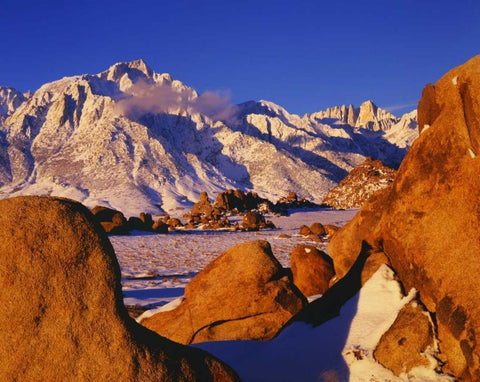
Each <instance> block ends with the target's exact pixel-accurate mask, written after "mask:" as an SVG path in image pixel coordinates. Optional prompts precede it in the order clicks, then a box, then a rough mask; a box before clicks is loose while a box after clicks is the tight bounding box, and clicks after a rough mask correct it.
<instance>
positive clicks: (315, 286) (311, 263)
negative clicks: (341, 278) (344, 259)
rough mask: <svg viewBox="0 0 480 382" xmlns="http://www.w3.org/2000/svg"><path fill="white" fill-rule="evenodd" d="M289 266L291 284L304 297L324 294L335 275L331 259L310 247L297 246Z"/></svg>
mask: <svg viewBox="0 0 480 382" xmlns="http://www.w3.org/2000/svg"><path fill="white" fill-rule="evenodd" d="M290 264H291V268H292V275H293V283H294V284H295V285H296V286H297V288H298V289H300V292H302V293H303V295H304V296H313V295H317V294H324V293H325V292H326V291H327V289H328V286H329V283H330V280H331V279H332V277H333V276H334V275H335V271H334V269H333V262H332V259H331V258H330V257H329V256H328V255H327V254H326V253H325V252H322V251H319V250H318V249H317V248H315V247H314V246H312V245H297V246H296V247H295V248H294V249H293V251H292V253H291V255H290Z"/></svg>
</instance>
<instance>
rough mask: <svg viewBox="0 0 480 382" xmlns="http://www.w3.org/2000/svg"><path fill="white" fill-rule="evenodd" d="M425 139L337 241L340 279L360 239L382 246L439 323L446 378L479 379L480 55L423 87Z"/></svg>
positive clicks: (422, 137)
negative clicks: (447, 373) (451, 375)
mask: <svg viewBox="0 0 480 382" xmlns="http://www.w3.org/2000/svg"><path fill="white" fill-rule="evenodd" d="M418 115H419V126H420V129H421V134H420V136H419V137H418V138H417V140H416V141H415V142H414V143H413V145H412V147H411V148H410V150H409V152H408V154H407V156H406V157H405V159H404V161H403V163H402V164H401V166H400V168H399V170H398V173H397V177H396V179H395V181H394V183H393V184H392V186H390V187H389V188H387V189H385V190H382V191H380V192H379V193H377V194H375V195H374V196H373V197H372V198H371V199H370V200H369V201H368V202H367V203H366V204H365V205H364V206H363V207H362V209H361V210H360V211H359V213H358V214H357V215H356V216H355V218H354V219H353V220H352V221H351V222H350V223H348V224H347V225H346V226H345V227H344V228H343V229H342V230H340V231H339V232H337V234H336V235H335V236H334V237H333V239H332V241H331V243H330V247H329V252H330V254H331V255H332V257H333V259H334V262H335V268H336V272H337V274H339V275H340V276H341V275H343V274H345V273H346V271H347V270H348V268H349V267H350V266H351V264H353V262H354V261H355V257H356V253H358V250H359V248H360V245H361V241H362V240H364V239H367V240H369V241H370V242H372V243H378V245H379V246H380V247H381V249H382V250H383V251H384V253H385V255H386V258H387V259H388V260H387V261H389V262H390V263H391V265H392V266H393V267H394V269H395V270H396V272H397V273H398V275H399V277H400V279H401V281H402V282H403V284H404V286H405V288H406V290H409V289H410V288H412V287H414V288H416V289H417V290H419V292H420V297H421V299H422V301H423V303H424V304H425V305H426V307H427V309H428V310H429V311H430V312H434V313H435V314H436V318H437V324H438V337H439V340H440V351H441V354H442V357H443V359H442V360H443V361H444V362H446V364H445V367H444V370H445V371H448V372H451V373H453V374H455V375H456V376H458V377H461V378H464V379H466V380H479V379H480V345H479V344H480V278H479V277H478V274H480V257H479V253H480V240H479V237H480V235H479V233H480V232H479V227H480V213H479V211H480V208H479V201H480V181H479V175H480V158H479V157H478V156H477V155H479V154H480V56H477V57H475V58H473V59H471V60H470V61H468V62H467V63H465V64H464V65H461V66H459V67H457V68H455V69H453V70H451V71H450V72H448V73H447V74H446V75H445V76H443V77H442V78H441V79H440V80H439V81H438V82H437V83H436V84H435V85H428V86H427V87H426V88H425V90H424V92H423V95H422V99H421V100H420V103H419V107H418Z"/></svg>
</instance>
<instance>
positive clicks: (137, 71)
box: [100, 59, 154, 82]
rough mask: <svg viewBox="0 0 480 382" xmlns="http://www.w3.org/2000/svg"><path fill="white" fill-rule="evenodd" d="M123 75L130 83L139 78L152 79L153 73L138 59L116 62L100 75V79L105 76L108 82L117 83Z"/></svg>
mask: <svg viewBox="0 0 480 382" xmlns="http://www.w3.org/2000/svg"><path fill="white" fill-rule="evenodd" d="M125 74H126V75H127V76H128V77H129V78H130V79H131V80H132V82H136V81H137V80H138V79H140V78H143V79H150V78H152V77H153V74H154V72H153V70H152V69H151V68H150V67H149V66H148V65H147V64H146V63H145V61H143V60H142V59H138V60H134V61H129V62H117V63H116V64H114V65H112V66H111V67H110V68H108V69H107V70H106V71H105V72H103V73H101V74H100V75H101V76H102V77H103V76H106V77H107V79H109V80H112V81H118V80H120V79H121V78H122V77H123V76H124V75H125Z"/></svg>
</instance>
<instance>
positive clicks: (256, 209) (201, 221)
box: [185, 189, 316, 231]
mask: <svg viewBox="0 0 480 382" xmlns="http://www.w3.org/2000/svg"><path fill="white" fill-rule="evenodd" d="M315 206H316V204H314V203H312V202H310V201H308V200H307V199H305V198H298V197H297V195H296V194H295V193H294V192H290V193H288V195H287V196H286V197H284V198H281V199H279V200H278V201H277V203H275V204H274V203H272V202H271V201H269V200H268V199H264V198H261V197H259V196H258V194H257V193H255V192H251V191H249V192H247V193H244V192H243V191H242V190H232V189H229V190H227V191H224V192H221V193H219V194H218V195H217V197H216V198H215V202H214V203H213V204H212V203H211V201H210V199H209V197H208V194H207V193H206V192H202V193H201V194H200V201H199V202H198V203H196V204H195V205H194V206H193V208H192V210H191V211H190V212H189V213H188V214H187V215H186V216H185V217H186V219H187V224H186V226H185V227H186V228H198V227H201V228H203V229H219V228H231V229H233V230H245V231H257V230H259V229H265V228H275V225H274V224H273V223H272V222H271V221H269V220H266V219H265V217H264V215H265V214H268V213H271V214H275V215H277V216H280V215H288V210H289V209H296V208H312V207H315ZM235 215H240V216H243V220H242V222H240V223H235V224H232V223H231V222H230V220H229V219H228V217H229V216H235Z"/></svg>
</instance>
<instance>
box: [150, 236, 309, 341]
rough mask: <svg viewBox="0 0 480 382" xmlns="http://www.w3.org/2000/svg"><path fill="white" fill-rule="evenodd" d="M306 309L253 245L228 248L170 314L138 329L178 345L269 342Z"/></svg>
mask: <svg viewBox="0 0 480 382" xmlns="http://www.w3.org/2000/svg"><path fill="white" fill-rule="evenodd" d="M305 304H306V299H305V297H304V296H303V295H302V294H301V293H300V291H299V290H298V289H297V288H296V287H295V286H294V285H293V284H292V283H291V282H290V280H289V279H288V277H287V274H286V272H285V270H284V269H283V268H282V266H281V265H280V263H279V262H278V260H277V259H276V258H275V257H274V256H273V254H272V250H271V248H270V244H269V243H268V242H266V241H262V240H257V241H252V242H247V243H242V244H239V245H236V246H234V247H232V248H230V249H229V250H228V251H226V252H225V253H223V254H222V255H221V256H219V257H218V258H217V259H215V260H214V261H212V262H211V263H210V264H209V265H208V266H207V267H206V268H205V269H204V270H202V271H201V272H200V273H199V274H198V275H197V276H195V277H194V278H193V279H192V281H191V282H190V283H189V284H188V285H187V287H186V288H185V300H184V301H183V302H182V304H181V305H180V306H179V307H178V308H177V309H174V310H171V311H168V312H161V313H157V314H156V315H154V316H152V317H150V318H147V319H145V320H144V321H142V324H143V325H145V326H146V327H148V328H150V329H152V330H155V331H156V332H157V333H159V334H161V335H162V336H165V337H168V338H170V339H172V340H174V341H177V342H180V343H185V344H188V343H196V342H205V341H222V340H270V339H272V338H273V337H274V336H275V335H276V334H277V333H278V331H279V330H280V329H281V328H282V327H283V325H284V324H285V323H286V322H287V321H288V320H289V319H290V318H291V317H292V316H293V315H294V314H295V313H297V312H298V311H300V310H301V309H302V308H303V307H304V306H305Z"/></svg>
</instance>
